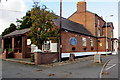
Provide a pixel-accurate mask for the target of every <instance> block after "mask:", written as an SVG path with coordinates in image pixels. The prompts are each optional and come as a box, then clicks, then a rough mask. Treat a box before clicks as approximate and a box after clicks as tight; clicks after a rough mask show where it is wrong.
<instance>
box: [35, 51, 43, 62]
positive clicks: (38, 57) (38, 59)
mask: <svg viewBox="0 0 120 80" xmlns="http://www.w3.org/2000/svg"><path fill="white" fill-rule="evenodd" d="M34 59H35V60H34V61H35V64H42V53H41V52H35V53H34Z"/></svg>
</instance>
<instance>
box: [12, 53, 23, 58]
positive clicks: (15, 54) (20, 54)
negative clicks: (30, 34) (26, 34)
mask: <svg viewBox="0 0 120 80" xmlns="http://www.w3.org/2000/svg"><path fill="white" fill-rule="evenodd" d="M14 58H16V59H23V54H22V53H14Z"/></svg>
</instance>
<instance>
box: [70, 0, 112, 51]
mask: <svg viewBox="0 0 120 80" xmlns="http://www.w3.org/2000/svg"><path fill="white" fill-rule="evenodd" d="M86 6H87V5H86V2H85V1H80V2H78V3H77V11H76V12H75V13H73V14H72V15H71V16H70V17H69V20H72V21H74V22H77V23H79V24H83V25H84V26H85V27H86V28H87V29H88V30H89V31H90V32H91V33H92V34H93V35H94V36H96V37H98V51H106V49H107V51H111V49H112V46H111V45H112V40H111V39H112V38H113V29H114V27H113V23H112V22H107V24H106V22H105V21H104V20H103V18H102V17H100V16H98V15H97V14H95V13H92V12H90V11H88V10H87V9H86ZM106 26H107V27H106ZM106 29H107V30H106ZM106 31H107V36H106ZM106 37H107V38H106ZM106 39H107V40H106ZM106 44H107V45H106Z"/></svg>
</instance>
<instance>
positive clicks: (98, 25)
mask: <svg viewBox="0 0 120 80" xmlns="http://www.w3.org/2000/svg"><path fill="white" fill-rule="evenodd" d="M97 27H100V20H99V19H98V24H97Z"/></svg>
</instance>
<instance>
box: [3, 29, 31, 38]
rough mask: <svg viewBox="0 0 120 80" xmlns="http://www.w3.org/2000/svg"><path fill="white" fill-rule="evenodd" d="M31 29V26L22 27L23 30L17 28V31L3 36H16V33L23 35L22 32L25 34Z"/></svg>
mask: <svg viewBox="0 0 120 80" xmlns="http://www.w3.org/2000/svg"><path fill="white" fill-rule="evenodd" d="M29 31H30V28H27V29H22V30H15V31H13V32H11V33H9V34H7V35H5V36H3V38H4V37H11V36H15V35H22V34H25V33H27V32H29Z"/></svg>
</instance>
